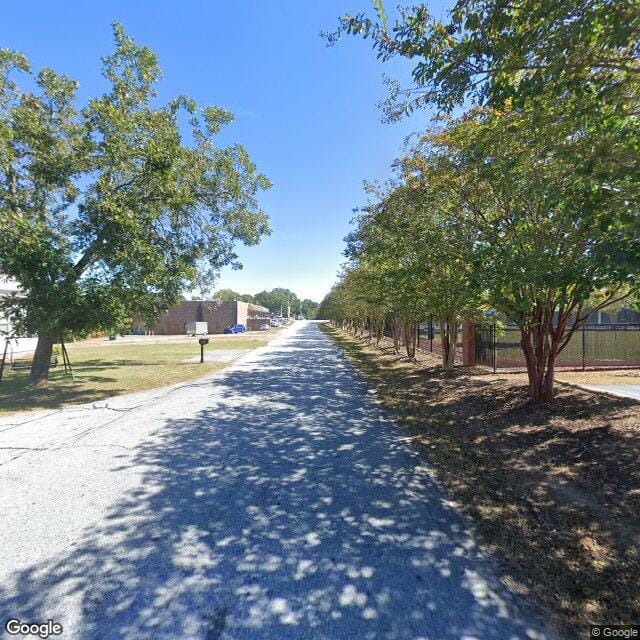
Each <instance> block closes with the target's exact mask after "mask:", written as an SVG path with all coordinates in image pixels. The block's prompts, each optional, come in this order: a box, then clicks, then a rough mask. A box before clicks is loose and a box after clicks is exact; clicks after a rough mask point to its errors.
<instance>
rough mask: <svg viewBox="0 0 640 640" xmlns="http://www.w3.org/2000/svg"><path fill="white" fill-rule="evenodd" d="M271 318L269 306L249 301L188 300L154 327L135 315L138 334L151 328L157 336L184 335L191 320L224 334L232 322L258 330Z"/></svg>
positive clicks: (163, 316) (168, 312)
mask: <svg viewBox="0 0 640 640" xmlns="http://www.w3.org/2000/svg"><path fill="white" fill-rule="evenodd" d="M268 317H269V310H268V309H265V308H264V307H260V306H258V305H254V304H248V303H246V302H240V301H236V300H185V301H184V302H182V303H181V304H179V305H178V306H177V307H171V308H170V309H169V310H168V311H167V312H166V313H162V314H161V315H160V317H159V318H158V321H157V322H156V323H155V324H154V325H153V326H152V327H146V326H145V322H144V320H142V319H141V318H134V320H133V323H132V324H133V330H134V332H135V333H144V332H145V331H151V332H152V333H154V334H155V335H183V334H185V333H186V329H185V326H186V324H187V323H188V322H206V323H207V325H208V330H209V333H222V332H223V331H224V328H225V327H228V326H229V325H233V324H244V325H245V326H246V327H247V329H249V330H250V331H251V330H257V329H259V328H260V324H262V322H264V318H268Z"/></svg>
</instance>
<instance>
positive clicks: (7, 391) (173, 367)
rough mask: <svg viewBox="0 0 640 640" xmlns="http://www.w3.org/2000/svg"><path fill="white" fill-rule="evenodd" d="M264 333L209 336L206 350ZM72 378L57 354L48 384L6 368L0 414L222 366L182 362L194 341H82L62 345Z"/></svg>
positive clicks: (237, 345) (195, 351)
mask: <svg viewBox="0 0 640 640" xmlns="http://www.w3.org/2000/svg"><path fill="white" fill-rule="evenodd" d="M267 341H268V340H267V339H266V337H262V336H261V337H255V338H254V337H246V338H235V339H228V340H226V339H216V340H212V341H211V342H210V343H209V344H208V345H207V346H206V347H205V349H207V350H208V351H211V350H220V349H254V348H256V347H259V346H262V345H264V344H266V343H267ZM67 349H68V352H69V358H70V360H71V364H72V365H73V371H74V374H75V380H72V379H71V378H70V377H69V376H65V375H64V367H63V366H62V358H58V360H59V362H60V364H59V365H58V366H57V367H55V368H53V369H51V376H50V380H49V383H48V384H47V385H46V386H42V387H37V388H36V387H31V386H30V385H29V371H28V370H26V369H21V370H18V371H11V370H10V369H9V368H8V366H7V367H5V372H4V376H3V379H2V382H1V383H0V415H1V414H6V413H11V412H14V411H23V410H29V409H56V408H59V407H62V406H64V405H67V404H78V403H84V402H95V401H97V400H101V399H104V398H107V397H109V396H114V395H121V394H123V393H131V392H133V391H142V390H144V389H154V388H156V387H163V386H166V385H171V384H175V383H177V382H183V381H185V380H191V379H193V378H197V377H199V376H203V375H206V374H207V373H211V372H212V371H215V370H217V369H221V368H222V367H224V366H225V365H224V364H223V363H214V362H205V363H203V364H200V363H197V364H191V363H184V362H183V360H186V359H187V358H191V357H193V356H197V355H199V353H200V351H199V349H200V347H199V345H198V342H197V340H193V341H192V342H179V343H170V342H165V343H154V344H125V343H114V344H104V345H96V344H95V343H91V344H85V343H82V342H79V343H75V344H70V345H68V346H67Z"/></svg>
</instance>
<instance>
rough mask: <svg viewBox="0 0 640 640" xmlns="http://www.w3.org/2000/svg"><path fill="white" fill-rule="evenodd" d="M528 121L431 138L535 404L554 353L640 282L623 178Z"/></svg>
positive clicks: (479, 123)
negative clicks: (518, 350) (514, 329)
mask: <svg viewBox="0 0 640 640" xmlns="http://www.w3.org/2000/svg"><path fill="white" fill-rule="evenodd" d="M547 137H548V131H545V130H543V129H542V128H536V127H533V126H532V120H531V118H530V117H529V115H528V114H522V113H521V112H520V111H518V110H513V111H511V112H494V111H489V112H485V113H482V114H476V115H474V116H473V117H468V118H465V119H463V120H462V121H461V122H459V123H457V124H455V125H454V126H451V127H449V128H448V129H447V130H445V131H444V132H443V133H441V134H439V135H436V136H434V137H433V138H431V142H432V143H434V144H433V147H432V150H433V151H434V152H435V156H436V158H439V159H440V160H443V161H445V162H447V163H448V164H449V165H450V166H451V167H454V168H455V170H456V172H457V173H458V179H457V180H454V181H452V182H451V183H450V185H451V186H452V187H454V188H456V189H457V190H458V193H459V199H460V202H461V203H463V204H464V206H463V207H461V208H460V209H459V212H458V214H457V217H458V218H459V219H460V220H461V224H464V225H468V224H472V225H473V226H474V227H475V229H476V232H477V238H476V241H475V243H474V248H473V251H472V252H471V253H470V255H469V259H470V261H471V263H472V264H473V265H474V269H475V270H477V272H478V273H479V274H482V277H483V283H484V288H485V291H486V294H487V299H488V303H489V304H490V306H492V307H493V308H495V309H498V310H500V311H503V312H504V313H505V314H506V315H507V317H508V318H509V319H510V320H512V321H513V322H515V323H516V324H517V325H518V327H519V328H520V332H521V345H522V349H523V352H524V356H525V360H526V363H527V371H528V374H529V387H530V396H531V399H532V400H533V401H534V402H549V401H551V400H552V399H553V394H554V371H555V363H556V360H557V357H558V354H559V353H561V351H562V350H563V349H564V348H565V347H566V345H567V344H568V342H569V340H571V337H572V335H573V333H574V332H575V331H576V329H578V328H579V327H581V326H582V325H583V324H584V323H585V322H586V321H587V320H588V319H589V317H590V316H591V315H592V314H593V313H595V312H597V311H598V310H599V309H602V308H605V307H607V306H609V305H611V304H614V303H616V302H617V301H619V300H621V299H624V298H625V297H626V296H628V295H629V294H630V293H632V292H633V291H634V290H636V289H637V288H638V285H639V284H640V283H639V281H638V277H639V272H640V270H639V266H640V213H639V208H638V204H639V200H638V199H637V197H632V195H633V190H631V189H628V188H626V182H627V176H626V174H625V172H624V171H621V172H620V173H619V175H618V178H617V180H615V181H613V180H612V181H607V182H606V183H603V182H602V180H601V175H600V171H599V167H598V164H594V166H593V169H592V171H591V172H585V171H583V170H582V168H581V165H582V162H583V159H582V156H581V155H580V154H579V153H578V154H564V153H561V152H560V151H559V149H558V147H557V146H556V145H549V144H548V141H547Z"/></svg>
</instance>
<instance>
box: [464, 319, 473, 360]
mask: <svg viewBox="0 0 640 640" xmlns="http://www.w3.org/2000/svg"><path fill="white" fill-rule="evenodd" d="M462 364H463V365H464V366H465V367H475V366H476V325H475V323H474V322H465V323H464V324H463V325H462Z"/></svg>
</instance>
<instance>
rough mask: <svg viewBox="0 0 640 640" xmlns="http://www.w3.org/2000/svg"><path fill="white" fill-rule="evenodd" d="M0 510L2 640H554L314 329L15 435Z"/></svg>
mask: <svg viewBox="0 0 640 640" xmlns="http://www.w3.org/2000/svg"><path fill="white" fill-rule="evenodd" d="M0 500H1V506H2V511H1V513H2V524H1V526H0V614H1V616H2V624H3V625H4V623H5V621H6V619H8V618H17V619H20V620H22V621H27V622H40V621H45V620H47V619H52V620H54V621H56V622H59V623H61V624H62V625H63V627H64V631H63V635H62V636H61V637H63V638H65V639H66V638H77V639H79V640H80V639H82V640H90V639H94V638H95V639H100V640H103V639H112V638H113V639H122V638H126V639H131V640H134V639H135V640H141V639H146V638H149V639H153V640H164V639H180V640H183V639H186V640H188V639H191V638H203V639H207V640H215V639H216V638H223V639H231V638H237V639H240V638H242V639H245V638H246V639H252V640H253V639H265V640H267V639H269V640H278V639H280V638H286V639H287V640H295V639H298V638H300V639H302V638H309V639H325V638H326V639H331V640H341V639H344V640H357V639H359V638H363V639H372V640H373V639H378V638H380V639H388V640H391V639H393V640H396V639H398V640H399V639H405V638H412V639H418V638H421V639H425V638H431V639H435V640H441V639H448V638H464V639H465V640H472V639H481V638H500V639H513V638H527V639H530V640H531V639H535V638H542V637H549V636H548V635H546V636H545V635H544V633H543V632H542V631H541V624H540V622H539V618H538V616H536V615H534V613H533V612H532V611H531V610H530V609H529V608H528V607H527V606H525V605H524V603H522V602H521V601H519V600H517V599H516V598H514V597H513V596H512V595H510V594H509V593H507V591H506V590H505V588H504V587H502V586H501V584H500V583H499V582H498V581H497V580H496V578H495V577H494V573H495V572H494V570H493V567H494V564H495V563H494V562H493V560H491V559H487V558H485V557H484V556H483V554H482V553H481V552H480V551H479V550H478V547H477V545H476V543H475V542H474V539H473V537H472V535H470V533H469V531H468V529H467V525H466V524H465V522H464V521H463V520H462V519H461V517H460V516H459V515H458V513H457V512H456V511H455V510H454V509H453V508H452V507H451V506H450V505H448V504H447V502H446V500H445V499H444V498H443V496H442V494H441V492H440V490H439V489H438V487H437V486H436V484H435V483H434V481H433V480H432V478H431V474H430V470H429V468H428V467H427V466H426V465H425V464H424V462H423V461H422V460H421V458H420V456H419V454H418V453H417V451H415V450H414V449H413V448H412V445H411V442H410V440H409V439H408V438H406V434H404V433H403V431H402V429H401V428H399V427H398V426H397V425H396V424H394V422H393V421H392V420H390V419H389V418H388V417H386V416H385V414H384V413H383V412H382V411H381V410H380V408H379V407H378V405H377V404H376V403H375V400H374V397H373V396H372V395H371V394H370V393H369V392H368V390H367V387H366V385H365V384H364V383H363V381H362V380H361V379H360V378H359V377H358V375H357V374H356V373H355V371H354V370H353V369H352V368H351V366H350V365H349V364H348V363H347V362H346V361H345V359H344V357H343V356H342V354H341V353H340V352H339V351H338V350H337V349H336V348H335V347H334V346H333V344H332V343H331V342H330V341H329V340H328V339H327V338H326V337H325V336H324V335H323V334H322V333H321V332H320V331H319V329H318V327H317V326H316V325H315V324H314V323H297V324H296V326H295V328H294V329H292V330H290V331H289V332H286V333H285V334H283V335H282V336H281V337H279V338H277V339H276V340H274V341H273V342H272V343H271V344H270V345H268V346H267V347H263V348H260V349H258V350H256V351H254V352H252V353H250V354H248V355H246V356H244V357H243V358H242V359H241V360H239V361H238V362H236V363H235V364H234V365H233V366H232V367H230V368H229V369H226V370H225V371H223V372H219V373H217V374H214V375H212V376H209V377H208V378H205V379H202V380H198V381H195V382H192V383H189V384H183V385H181V386H178V387H174V388H172V389H168V390H160V391H154V392H148V393H145V394H136V395H134V396H126V397H121V398H117V399H114V400H113V401H110V402H102V403H98V404H97V405H93V406H83V407H77V408H70V409H67V410H63V411H57V412H49V413H37V414H20V415H17V416H13V417H8V418H4V419H2V420H0ZM7 637H9V636H8V635H7ZM13 637H15V636H13ZM57 637H60V636H57Z"/></svg>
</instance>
